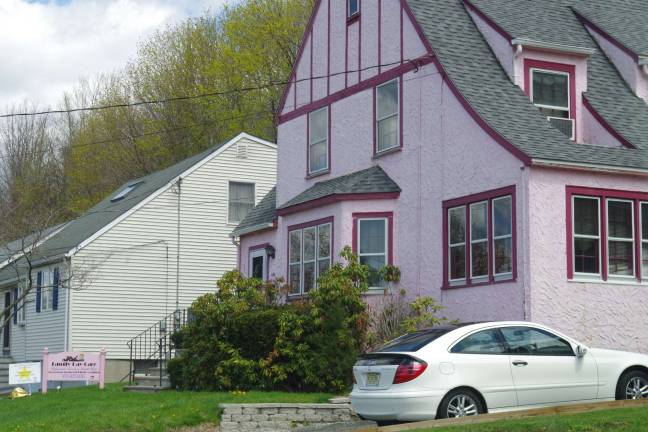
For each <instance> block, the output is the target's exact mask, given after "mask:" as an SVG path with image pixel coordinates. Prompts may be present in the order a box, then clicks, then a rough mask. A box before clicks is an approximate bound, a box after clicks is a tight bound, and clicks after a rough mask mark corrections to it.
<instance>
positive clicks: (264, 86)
mask: <svg viewBox="0 0 648 432" xmlns="http://www.w3.org/2000/svg"><path fill="white" fill-rule="evenodd" d="M413 61H415V60H410V59H407V60H403V61H402V62H401V61H400V60H398V61H394V62H391V63H384V64H378V65H372V66H366V67H364V68H358V69H354V70H347V71H342V72H335V73H331V74H324V75H318V76H313V77H307V78H301V79H298V80H289V81H274V82H268V83H266V84H261V85H258V86H250V87H241V88H236V89H230V90H223V91H213V92H207V93H198V94H194V95H184V96H174V97H167V98H162V99H148V100H142V101H137V102H124V103H116V104H108V105H98V106H88V107H79V108H69V109H60V110H46V111H35V112H22V113H10V114H1V115H0V118H11V117H31V116H39V115H46V114H71V113H76V112H82V111H99V110H105V109H114V108H129V107H137V106H142V105H157V104H164V103H169V102H178V101H185V100H193V99H201V98H207V97H215V96H228V95H231V94H236V93H245V92H250V91H257V90H265V89H268V88H272V87H277V86H285V85H288V84H298V83H300V82H304V81H311V80H313V81H314V80H319V79H324V78H331V77H335V76H339V75H344V74H349V73H360V72H365V71H367V70H371V69H376V68H382V67H389V66H395V65H398V64H401V63H411V62H413Z"/></svg>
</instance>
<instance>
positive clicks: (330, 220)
mask: <svg viewBox="0 0 648 432" xmlns="http://www.w3.org/2000/svg"><path fill="white" fill-rule="evenodd" d="M327 223H330V224H331V265H333V258H334V257H335V247H334V244H335V242H334V241H333V240H334V239H335V222H334V217H333V216H327V217H325V218H321V219H316V220H312V221H308V222H303V223H299V224H295V225H290V226H289V227H288V235H287V236H286V281H287V282H290V280H289V279H290V233H292V232H293V231H297V230H302V229H304V228H310V227H314V226H318V225H324V224H327ZM303 241H304V238H303V236H302V242H303ZM302 259H303V257H302ZM302 265H303V261H302ZM300 289H301V288H300ZM300 295H304V294H301V293H300V294H291V295H290V296H291V297H296V296H300Z"/></svg>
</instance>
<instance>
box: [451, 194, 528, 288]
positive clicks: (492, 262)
mask: <svg viewBox="0 0 648 432" xmlns="http://www.w3.org/2000/svg"><path fill="white" fill-rule="evenodd" d="M514 197H515V188H514V187H508V188H503V189H498V190H494V191H490V192H485V193H481V194H476V195H471V196H469V197H464V198H458V199H453V200H449V201H446V202H444V203H443V210H444V220H445V222H444V226H445V229H444V243H445V245H446V246H445V248H446V250H445V253H444V267H445V269H446V270H445V272H444V287H445V288H450V287H458V286H470V285H476V284H481V283H489V282H495V281H501V280H511V279H514V278H515V271H516V270H515V243H514V226H515V220H514V202H515V199H514Z"/></svg>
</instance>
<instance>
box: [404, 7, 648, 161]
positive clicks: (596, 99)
mask: <svg viewBox="0 0 648 432" xmlns="http://www.w3.org/2000/svg"><path fill="white" fill-rule="evenodd" d="M472 3H473V4H474V5H475V6H476V7H478V8H480V10H482V12H484V13H485V14H486V15H487V16H488V17H489V18H491V19H492V20H493V21H495V22H496V23H497V24H498V25H499V26H500V27H502V28H503V29H504V30H505V31H506V32H507V33H508V34H509V35H510V36H511V37H513V38H516V37H519V38H532V39H537V40H539V41H545V42H551V43H558V44H563V45H574V46H584V47H586V48H594V49H595V53H594V54H593V55H592V56H590V59H589V67H588V91H587V93H586V97H587V98H588V101H590V102H591V104H592V106H593V107H594V108H595V109H596V110H597V111H598V112H599V114H600V115H601V116H602V117H603V118H604V119H605V120H606V121H607V122H608V123H609V124H610V125H611V126H612V127H613V128H614V129H615V130H616V131H617V132H619V133H620V134H621V135H622V136H623V137H625V138H626V139H627V140H628V141H629V142H630V143H631V144H633V145H634V146H635V147H636V148H637V149H630V148H626V147H604V146H600V145H591V144H575V143H573V142H572V141H570V140H569V139H567V138H566V137H565V136H563V135H562V134H561V133H560V132H559V131H558V130H556V129H554V128H553V127H551V126H550V124H549V122H547V121H546V118H545V117H544V116H543V115H542V114H541V113H540V111H539V110H538V109H537V108H536V107H535V106H534V105H533V104H532V103H531V102H530V101H529V99H528V97H527V96H526V95H525V94H524V92H523V91H522V89H520V88H519V87H518V86H517V85H515V84H514V83H513V82H511V80H510V79H509V77H508V76H507V75H506V73H505V71H504V69H503V68H502V67H501V65H500V64H499V61H498V60H497V59H496V57H495V55H494V54H493V52H492V50H491V49H490V46H489V45H488V44H487V42H486V41H485V39H484V38H483V36H482V35H481V33H480V32H479V30H478V29H477V28H476V26H475V24H474V23H473V21H472V19H471V18H470V15H469V14H468V12H467V10H466V8H465V6H464V4H463V1H462V0H408V4H409V6H410V8H411V9H412V12H413V14H414V16H415V17H416V19H417V21H418V23H419V24H420V26H421V28H422V30H423V33H424V35H425V37H426V38H427V39H428V41H429V42H430V45H431V46H432V48H433V50H434V53H435V54H436V55H437V57H438V60H439V62H440V63H441V65H442V66H443V68H444V69H445V71H446V72H447V74H448V77H449V78H450V80H451V82H452V83H453V84H454V85H455V86H456V87H457V89H458V90H459V92H460V93H461V94H462V96H463V97H464V98H465V101H466V102H467V104H468V105H469V106H470V107H471V108H472V109H474V110H475V112H476V113H477V114H478V115H479V116H480V117H481V118H482V119H483V120H484V121H485V122H486V123H487V124H488V125H489V126H490V127H491V128H492V129H493V130H494V131H495V132H496V133H497V134H499V135H500V136H502V137H503V138H504V139H505V140H506V141H508V142H509V143H510V144H512V145H513V146H515V147H516V148H517V149H518V150H520V151H521V152H522V153H524V154H525V155H527V156H528V157H530V158H532V159H536V160H537V159H542V160H550V161H556V162H570V163H584V164H592V165H599V166H606V167H622V168H635V169H648V104H646V103H645V102H643V101H642V100H641V99H639V98H638V97H636V96H635V95H634V94H633V93H632V91H631V90H630V89H629V88H628V86H627V85H626V84H625V82H624V81H623V79H622V78H621V76H620V75H619V74H618V72H617V71H616V69H615V68H614V66H613V65H612V64H610V62H609V61H608V59H607V58H606V57H605V55H604V54H603V53H602V52H601V50H600V48H598V46H597V45H596V43H595V42H594V40H593V39H592V38H591V37H590V36H589V34H588V33H587V31H586V30H585V29H584V27H583V26H582V24H581V23H580V22H579V21H578V19H577V18H576V17H575V15H574V12H573V10H572V6H578V5H579V4H581V2H580V1H577V0H543V1H531V0H513V1H512V2H511V1H510V0H474V1H472ZM511 3H514V4H513V6H511ZM614 3H615V4H616V3H619V2H614ZM643 13H647V12H643ZM547 15H548V16H549V17H550V18H547V17H546V16H547ZM637 37H640V36H637ZM643 37H645V36H643ZM476 62H478V65H479V67H475V65H476ZM512 119H514V120H515V121H512Z"/></svg>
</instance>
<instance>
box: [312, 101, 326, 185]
mask: <svg viewBox="0 0 648 432" xmlns="http://www.w3.org/2000/svg"><path fill="white" fill-rule="evenodd" d="M328 124H329V109H328V107H325V108H322V109H319V110H317V111H313V112H312V113H310V114H309V115H308V129H309V133H308V173H309V174H317V173H320V172H325V171H327V170H328V169H329V166H328V165H329V163H328V162H329V156H328V151H329V144H328V143H329V136H328V135H329V133H328V132H329V128H328Z"/></svg>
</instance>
